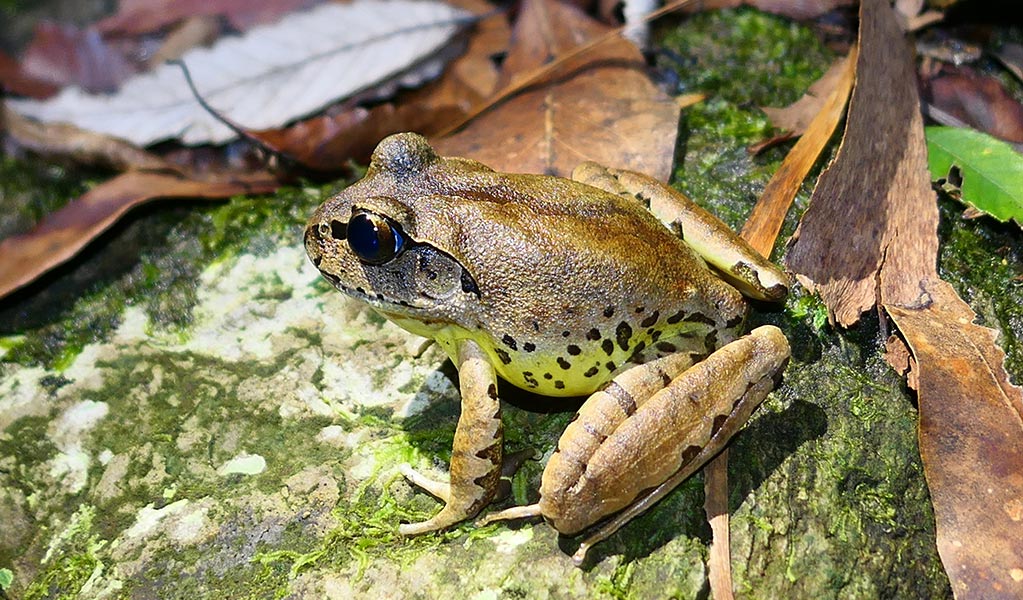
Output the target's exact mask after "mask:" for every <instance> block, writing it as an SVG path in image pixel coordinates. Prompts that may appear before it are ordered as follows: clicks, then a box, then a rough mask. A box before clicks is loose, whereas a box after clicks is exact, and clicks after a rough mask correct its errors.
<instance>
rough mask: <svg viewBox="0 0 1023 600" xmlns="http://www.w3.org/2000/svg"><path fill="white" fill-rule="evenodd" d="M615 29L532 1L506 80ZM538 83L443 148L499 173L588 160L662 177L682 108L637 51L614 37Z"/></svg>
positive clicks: (566, 168)
mask: <svg viewBox="0 0 1023 600" xmlns="http://www.w3.org/2000/svg"><path fill="white" fill-rule="evenodd" d="M609 30H610V28H608V27H606V26H604V25H602V24H600V23H598V22H597V21H594V20H593V19H591V18H590V17H588V16H586V15H585V14H583V13H582V12H581V11H579V10H578V9H577V8H575V7H573V6H570V5H565V4H562V3H560V2H557V1H554V0H527V1H526V2H525V3H524V4H523V7H522V12H521V13H520V14H519V18H518V21H517V22H516V24H515V29H514V33H513V45H512V48H511V50H510V51H509V54H508V57H507V59H506V60H505V65H504V67H505V70H504V73H503V74H502V80H503V81H504V82H506V84H507V85H515V82H516V81H523V80H524V79H526V78H529V77H531V76H532V74H533V73H534V72H535V71H536V70H537V69H539V68H542V67H543V66H544V65H545V64H546V63H548V62H550V61H552V60H554V59H555V58H556V57H558V56H563V55H565V54H567V53H568V52H570V51H571V50H572V49H573V48H576V47H578V46H579V45H580V44H583V43H585V42H587V41H589V40H593V39H596V38H598V37H600V36H602V35H604V34H605V33H607V32H608V31H609ZM549 75H550V76H548V77H545V78H544V79H543V81H542V82H538V83H536V84H535V85H532V86H531V87H529V88H527V89H526V90H524V91H522V92H520V93H518V94H516V95H514V96H512V97H510V98H508V99H506V100H503V101H501V102H499V103H498V104H497V105H496V106H494V107H492V108H490V109H489V110H488V111H486V112H484V113H483V114H481V115H479V116H478V117H476V118H474V119H473V120H472V121H471V122H470V124H469V125H468V126H467V127H466V128H464V129H462V130H461V131H459V132H458V133H455V134H453V135H451V136H448V137H442V138H440V139H436V140H433V141H434V145H435V147H436V148H437V149H438V151H439V152H441V153H442V154H448V155H457V156H466V157H469V158H474V159H476V160H479V161H481V162H483V163H485V164H487V165H489V166H491V167H493V168H495V169H497V170H502V171H513V172H525V173H550V174H556V175H561V176H568V174H569V173H571V171H572V169H573V168H574V167H575V166H576V165H577V164H579V163H580V162H582V161H584V160H595V161H597V162H600V163H602V164H606V165H608V166H612V167H618V168H625V169H632V170H635V171H641V172H644V173H648V174H650V175H652V176H654V177H657V178H659V179H662V180H665V179H667V176H668V174H669V172H670V168H671V161H672V157H673V153H674V148H675V135H676V131H677V129H678V113H679V111H678V107H677V105H676V104H675V103H674V102H672V101H671V99H670V98H668V97H667V96H665V95H664V94H663V93H661V92H660V91H658V90H657V88H656V87H655V86H654V85H653V83H651V82H650V80H649V79H648V78H647V77H646V75H645V65H644V62H643V59H642V56H641V55H640V53H639V51H638V50H637V49H636V48H635V47H634V46H632V45H631V44H630V43H629V42H627V41H625V40H624V39H621V38H618V37H614V38H609V39H608V41H606V42H604V43H601V44H599V45H596V46H595V47H593V48H591V49H589V50H588V51H587V52H585V53H583V55H582V56H576V57H573V58H571V59H569V60H567V61H566V62H565V63H564V64H562V65H559V66H558V68H556V69H555V70H554V72H553V73H551V74H549Z"/></svg>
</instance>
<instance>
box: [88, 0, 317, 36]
mask: <svg viewBox="0 0 1023 600" xmlns="http://www.w3.org/2000/svg"><path fill="white" fill-rule="evenodd" d="M320 1H321V0H264V1H261V2H253V1H252V0H121V1H120V3H119V7H118V11H117V14H115V15H112V16H110V17H107V18H106V19H103V20H102V21H100V22H99V24H98V27H99V29H100V31H102V32H103V33H105V34H116V35H140V34H144V33H152V32H154V31H158V30H160V29H163V28H165V27H169V26H171V25H173V24H175V23H177V22H178V21H183V20H185V19H187V18H189V17H196V16H223V17H225V18H226V19H227V20H228V22H229V23H230V24H231V26H232V27H234V28H235V29H237V30H239V31H246V30H248V29H251V28H252V27H255V26H256V25H263V24H266V23H273V22H274V21H276V20H277V19H279V18H281V17H282V16H284V15H286V14H288V13H289V12H292V11H296V10H301V9H303V8H308V7H310V6H312V5H314V4H318V3H319V2H320Z"/></svg>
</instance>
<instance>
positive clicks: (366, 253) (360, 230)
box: [348, 211, 405, 265]
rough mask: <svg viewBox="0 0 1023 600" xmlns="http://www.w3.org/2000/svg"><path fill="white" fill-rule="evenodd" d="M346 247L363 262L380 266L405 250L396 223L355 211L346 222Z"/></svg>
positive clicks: (375, 215)
mask: <svg viewBox="0 0 1023 600" xmlns="http://www.w3.org/2000/svg"><path fill="white" fill-rule="evenodd" d="M348 246H349V247H351V249H352V252H354V253H355V255H356V256H358V257H359V259H360V260H362V261H363V262H366V263H369V264H371V265H381V264H383V263H385V262H387V261H389V260H391V259H392V258H394V257H395V256H398V255H399V254H401V251H402V250H404V249H405V236H404V234H402V232H401V228H400V227H399V226H398V224H397V223H394V222H392V221H391V220H390V219H387V218H385V217H381V216H380V215H378V214H375V213H371V212H367V211H355V212H354V213H352V218H351V219H349V220H348Z"/></svg>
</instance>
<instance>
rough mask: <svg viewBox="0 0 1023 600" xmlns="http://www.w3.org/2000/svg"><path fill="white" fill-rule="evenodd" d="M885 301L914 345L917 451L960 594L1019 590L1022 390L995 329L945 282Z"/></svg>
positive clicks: (1022, 586) (1003, 594)
mask: <svg viewBox="0 0 1023 600" xmlns="http://www.w3.org/2000/svg"><path fill="white" fill-rule="evenodd" d="M923 288H924V290H925V295H926V299H927V302H926V303H925V304H924V305H922V306H914V307H903V306H897V305H895V304H886V305H885V309H886V310H887V312H888V314H889V315H891V317H892V319H893V320H894V321H895V324H896V325H897V326H898V328H899V331H901V332H902V335H903V336H905V338H906V341H907V342H908V343H909V347H910V348H911V349H912V351H913V355H914V358H915V365H914V366H913V369H914V371H915V372H916V377H917V393H918V402H919V406H920V426H919V436H920V454H921V456H922V458H923V463H924V475H925V476H926V478H927V487H928V488H929V489H930V493H931V500H932V502H933V503H934V517H935V521H936V524H937V536H938V553H939V554H940V555H941V561H942V563H943V564H944V566H945V571H946V572H947V573H948V576H949V579H950V580H951V582H952V591H953V593H954V594H955V596H956V598H957V599H958V600H972V599H985V600H990V599H997V598H1006V599H1008V598H1021V597H1023V395H1021V393H1020V388H1018V387H1016V386H1014V385H1012V384H1011V383H1009V380H1008V377H1007V375H1006V373H1005V368H1004V365H1003V363H1004V360H1005V354H1004V353H1003V352H1002V350H1001V349H1000V348H998V346H997V345H996V344H995V338H996V336H997V334H996V333H995V332H994V331H992V330H991V329H988V328H986V327H981V326H980V325H976V324H974V323H973V321H974V319H975V318H976V315H975V314H974V312H973V311H972V310H971V309H970V307H969V306H968V305H967V304H966V303H965V302H963V301H962V300H961V299H960V298H959V297H958V296H957V295H956V293H955V290H953V289H952V287H951V286H950V285H949V284H947V283H946V282H944V281H941V280H938V279H928V280H926V281H924V282H923Z"/></svg>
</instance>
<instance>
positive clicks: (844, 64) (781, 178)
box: [742, 45, 858, 256]
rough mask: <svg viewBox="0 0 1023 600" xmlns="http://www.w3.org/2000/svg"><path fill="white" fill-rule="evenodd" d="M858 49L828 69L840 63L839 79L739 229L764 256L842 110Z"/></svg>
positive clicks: (842, 112) (847, 96)
mask: <svg viewBox="0 0 1023 600" xmlns="http://www.w3.org/2000/svg"><path fill="white" fill-rule="evenodd" d="M857 53H858V50H857V46H856V45H853V46H852V48H850V49H849V55H848V56H846V57H845V58H844V59H842V60H841V61H839V62H837V63H836V64H835V66H834V67H832V68H831V69H830V70H829V71H828V72H829V73H830V72H831V71H834V70H835V67H841V68H840V69H839V70H838V71H837V74H838V79H837V80H835V81H834V82H833V83H832V84H830V85H831V87H832V88H833V89H831V90H830V93H829V94H828V96H827V97H825V98H823V104H822V106H821V107H820V109H819V110H818V112H817V115H816V116H815V117H814V118H813V120H812V121H811V122H810V123H809V128H808V129H807V130H806V132H805V133H804V135H803V136H802V137H801V138H799V141H798V142H796V144H795V145H794V146H793V147H792V150H790V151H789V153H788V155H787V156H785V160H784V161H782V164H781V166H780V167H778V170H777V171H776V172H775V173H774V175H773V176H772V177H771V181H769V182H768V183H767V187H765V188H764V193H763V194H761V196H760V199H759V200H758V201H757V204H756V206H754V207H753V212H752V213H751V214H750V217H749V219H747V221H746V225H745V226H744V227H743V229H742V237H743V238H744V239H745V240H746V241H747V242H749V243H750V245H751V246H753V247H754V248H756V249H757V251H758V252H760V253H761V254H763V255H764V256H770V255H771V249H772V248H774V241H775V240H776V239H777V238H778V233H779V232H780V231H781V226H782V223H783V222H784V221H785V214H786V213H788V211H789V207H790V206H792V201H793V199H795V197H796V193H798V192H799V188H800V186H801V185H802V184H803V180H804V179H806V176H807V174H808V173H809V172H810V169H811V168H813V165H814V163H816V162H817V159H818V158H819V157H820V153H821V151H823V150H824V146H826V145H827V143H828V141H829V140H830V139H831V135H832V134H833V133H834V132H835V127H837V126H838V123H839V121H841V120H842V116H843V115H844V114H845V105H846V100H847V99H848V98H849V92H850V90H851V89H852V85H853V80H854V78H855V76H856V57H857ZM815 85H816V84H815Z"/></svg>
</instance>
